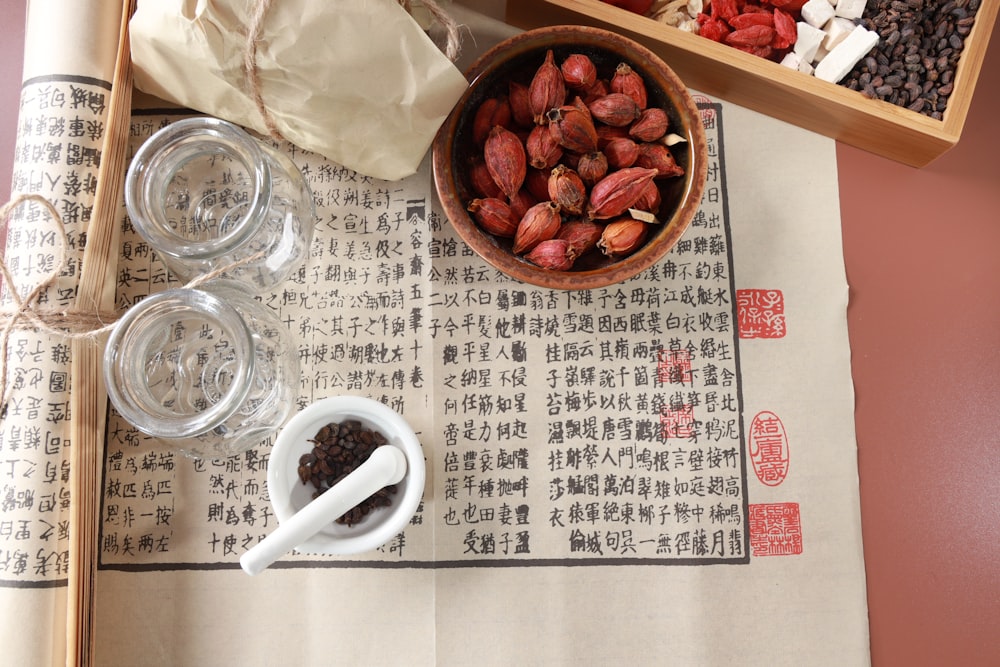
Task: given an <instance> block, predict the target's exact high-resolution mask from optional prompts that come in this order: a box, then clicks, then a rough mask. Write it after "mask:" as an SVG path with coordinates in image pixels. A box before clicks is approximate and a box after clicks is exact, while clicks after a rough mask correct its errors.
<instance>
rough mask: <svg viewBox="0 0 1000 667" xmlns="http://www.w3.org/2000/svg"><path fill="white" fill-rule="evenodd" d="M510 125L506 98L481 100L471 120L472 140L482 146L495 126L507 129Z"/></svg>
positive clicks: (508, 105) (508, 106)
mask: <svg viewBox="0 0 1000 667" xmlns="http://www.w3.org/2000/svg"><path fill="white" fill-rule="evenodd" d="M510 124H511V114H510V104H509V103H508V102H507V98H506V97H491V98H489V99H485V100H483V102H482V104H480V105H479V108H478V109H476V115H475V116H474V117H473V119H472V140H473V141H475V142H476V144H477V145H480V146H482V145H483V144H484V143H485V142H486V137H488V136H489V134H490V130H492V129H493V127H494V126H496V125H502V126H503V127H509V126H510Z"/></svg>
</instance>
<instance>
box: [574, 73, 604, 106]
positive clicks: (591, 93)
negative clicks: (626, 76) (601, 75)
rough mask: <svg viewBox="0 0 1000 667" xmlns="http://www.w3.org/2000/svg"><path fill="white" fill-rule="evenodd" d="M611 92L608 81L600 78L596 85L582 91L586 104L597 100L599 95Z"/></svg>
mask: <svg viewBox="0 0 1000 667" xmlns="http://www.w3.org/2000/svg"><path fill="white" fill-rule="evenodd" d="M610 92H611V91H610V90H609V89H608V82H607V81H605V80H604V79H598V80H597V81H595V82H594V85H592V86H590V87H589V88H586V89H585V90H581V91H580V93H581V95H582V96H583V102H584V104H586V103H588V102H591V101H593V100H596V99H597V98H598V97H604V96H605V95H607V94H608V93H610Z"/></svg>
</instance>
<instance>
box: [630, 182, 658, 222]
mask: <svg viewBox="0 0 1000 667" xmlns="http://www.w3.org/2000/svg"><path fill="white" fill-rule="evenodd" d="M662 197H663V195H661V194H660V188H659V187H657V185H656V181H650V182H649V183H647V184H646V187H645V188H643V190H642V194H641V195H639V198H638V199H636V200H635V203H634V204H632V205H631V206H630V207H629V208H634V209H638V210H640V211H648V212H649V213H653V214H656V213H659V211H660V203H661V202H662Z"/></svg>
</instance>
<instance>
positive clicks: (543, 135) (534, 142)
mask: <svg viewBox="0 0 1000 667" xmlns="http://www.w3.org/2000/svg"><path fill="white" fill-rule="evenodd" d="M524 148H525V150H526V151H527V153H528V164H529V165H531V166H532V167H534V168H535V169H551V168H552V167H554V166H556V164H557V163H558V162H559V160H560V159H561V158H562V156H563V149H562V146H560V145H559V142H557V141H556V140H555V138H554V137H553V136H552V132H551V131H550V130H549V126H548V125H535V127H534V128H533V129H532V130H531V132H530V133H529V134H528V140H527V142H525V146H524Z"/></svg>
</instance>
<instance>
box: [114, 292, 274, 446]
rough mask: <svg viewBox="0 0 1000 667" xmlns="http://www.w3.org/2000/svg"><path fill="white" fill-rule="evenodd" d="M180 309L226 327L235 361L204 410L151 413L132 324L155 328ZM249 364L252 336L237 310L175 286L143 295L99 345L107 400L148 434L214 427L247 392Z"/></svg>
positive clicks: (183, 434)
mask: <svg viewBox="0 0 1000 667" xmlns="http://www.w3.org/2000/svg"><path fill="white" fill-rule="evenodd" d="M185 311H187V312H192V313H194V312H197V313H199V314H209V316H210V317H211V318H212V319H215V320H216V321H217V322H218V323H219V324H220V325H221V326H222V327H223V328H224V329H225V330H226V331H227V333H228V334H229V336H230V340H231V343H232V345H233V347H234V351H235V356H236V360H237V363H236V365H235V367H234V368H233V369H232V372H233V380H232V383H231V384H230V387H229V389H228V390H227V391H226V393H225V394H224V395H223V396H222V397H220V400H218V401H217V402H215V403H214V404H213V405H211V406H209V407H208V408H206V409H205V410H201V411H199V412H193V413H183V414H177V413H174V412H171V411H168V410H159V411H156V407H157V404H158V402H157V401H156V400H155V399H154V398H153V397H152V395H151V393H150V392H149V391H147V390H144V387H145V384H144V383H143V382H142V378H143V377H144V375H145V373H144V371H143V369H141V368H139V369H136V367H135V366H136V364H137V363H138V364H142V363H143V362H142V361H140V359H142V358H143V357H142V355H139V354H138V353H140V352H141V351H142V348H143V347H144V345H145V344H144V343H143V340H142V338H143V332H142V330H141V329H139V330H137V327H140V326H144V327H149V326H153V327H155V326H157V325H158V324H159V323H160V322H159V321H160V320H163V321H165V320H168V319H171V318H175V317H176V315H177V314H180V313H183V312H185ZM203 316H204V315H203ZM146 337H147V338H148V333H147V336H146ZM137 357H138V358H137ZM255 363H256V362H255V358H254V342H253V334H252V333H251V331H250V329H249V327H248V326H247V324H246V322H245V321H244V319H243V317H242V315H240V313H239V311H238V310H237V309H236V308H235V307H233V306H232V305H230V304H229V303H227V302H226V300H225V299H223V298H222V297H220V296H218V295H215V294H213V293H211V292H209V291H206V290H201V289H196V288H189V287H179V288H173V289H168V290H165V291H163V292H158V293H157V294H153V295H150V296H148V297H145V298H144V299H142V300H141V301H139V302H137V303H136V304H134V305H133V306H132V307H130V308H129V309H128V310H127V311H126V312H125V314H124V315H123V316H122V317H121V319H119V320H118V322H117V323H116V324H115V326H114V328H113V329H112V331H111V334H110V336H109V338H108V342H107V346H106V348H105V354H104V379H105V386H106V389H107V393H108V397H109V399H110V400H111V403H112V404H113V405H114V407H115V409H116V410H117V411H118V412H119V414H121V416H122V417H123V418H124V419H125V420H126V421H128V422H129V423H130V424H132V425H133V426H135V427H136V428H137V429H139V430H140V431H142V432H143V433H145V434H147V435H151V436H154V437H160V438H168V439H172V438H187V437H193V436H197V435H201V434H203V433H206V432H208V431H210V430H212V429H214V428H217V427H218V426H219V425H221V424H223V423H224V422H225V421H226V420H227V419H229V418H230V417H231V416H232V415H233V414H235V413H236V411H237V410H239V409H240V406H241V405H242V403H243V402H244V400H246V397H247V395H248V394H249V392H250V385H251V382H252V381H253V375H254V371H255ZM136 384H138V385H139V386H138V387H136V386H135V385H136ZM147 389H148V388H147Z"/></svg>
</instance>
